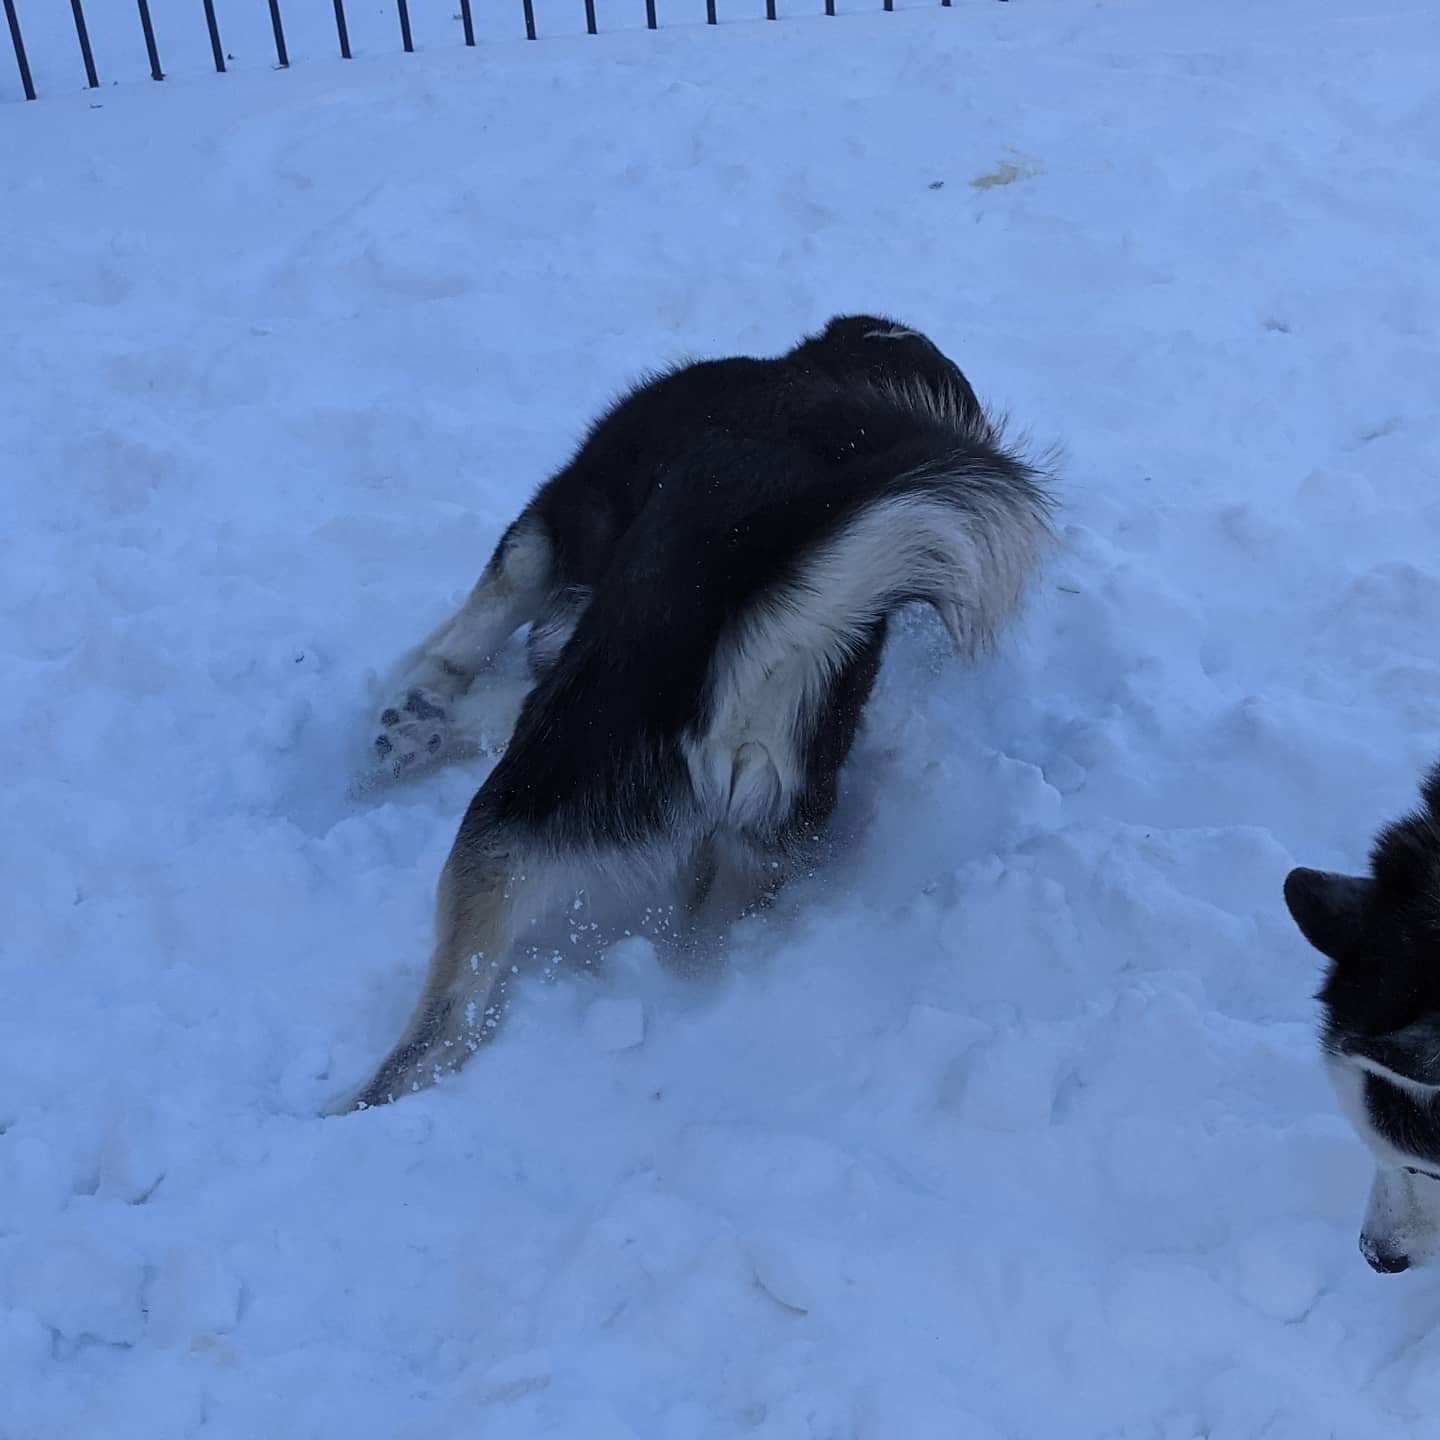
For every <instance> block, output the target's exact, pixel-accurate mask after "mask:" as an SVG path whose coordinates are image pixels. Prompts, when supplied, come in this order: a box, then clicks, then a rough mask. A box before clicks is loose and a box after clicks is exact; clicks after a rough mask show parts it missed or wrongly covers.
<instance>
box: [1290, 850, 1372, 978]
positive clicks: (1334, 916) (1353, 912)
mask: <svg viewBox="0 0 1440 1440" xmlns="http://www.w3.org/2000/svg"><path fill="white" fill-rule="evenodd" d="M1374 887H1375V882H1374V881H1373V880H1366V879H1362V878H1361V877H1360V876H1358V875H1336V874H1334V873H1332V872H1331V871H1328V870H1305V869H1303V868H1302V869H1298V870H1292V871H1291V872H1290V873H1289V874H1288V875H1287V876H1286V877H1285V904H1286V905H1287V906H1288V907H1289V909H1290V914H1291V917H1292V918H1293V919H1294V921H1295V923H1296V924H1297V925H1298V926H1299V927H1300V933H1301V934H1302V935H1303V936H1304V937H1305V938H1306V939H1307V940H1308V941H1309V942H1310V943H1311V944H1312V945H1313V946H1314V947H1315V948H1316V949H1317V950H1318V951H1319V952H1320V953H1321V954H1322V955H1325V956H1328V957H1329V958H1330V959H1331V960H1338V959H1339V958H1340V957H1341V955H1343V954H1345V953H1346V952H1347V951H1349V950H1350V949H1351V948H1352V947H1353V946H1354V945H1355V943H1356V941H1358V940H1359V939H1360V937H1361V935H1362V934H1363V933H1364V924H1365V919H1364V917H1365V907H1366V904H1367V902H1368V901H1369V899H1370V894H1371V892H1372V890H1373V889H1374Z"/></svg>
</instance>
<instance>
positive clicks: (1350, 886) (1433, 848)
mask: <svg viewBox="0 0 1440 1440" xmlns="http://www.w3.org/2000/svg"><path fill="white" fill-rule="evenodd" d="M1422 795H1423V801H1424V803H1423V805H1422V807H1421V808H1420V809H1419V810H1417V811H1415V812H1414V813H1413V814H1411V815H1407V816H1406V817H1405V818H1404V819H1403V820H1399V821H1397V822H1396V823H1395V824H1393V825H1389V826H1387V827H1386V828H1385V829H1384V830H1382V831H1381V832H1380V835H1379V836H1378V837H1377V839H1376V841H1375V845H1374V848H1373V849H1372V851H1371V855H1370V874H1369V875H1368V876H1351V875H1335V874H1330V873H1327V872H1324V871H1319V870H1303V869H1302V870H1292V871H1291V872H1290V874H1289V875H1288V876H1287V877H1286V880H1285V903H1286V904H1287V905H1288V906H1289V907H1290V914H1291V915H1292V916H1293V917H1294V919H1295V923H1296V924H1297V925H1298V926H1299V927H1300V930H1301V933H1302V934H1303V935H1304V936H1305V938H1306V939H1307V940H1308V941H1309V942H1310V943H1311V944H1312V945H1313V946H1314V947H1315V948H1316V949H1317V950H1319V951H1320V953H1321V954H1322V955H1324V956H1325V957H1326V958H1327V960H1328V961H1329V965H1328V966H1327V968H1326V974H1325V983H1324V985H1323V986H1322V987H1321V990H1320V994H1319V997H1318V998H1319V1000H1320V1001H1321V1003H1322V1005H1323V1006H1324V1009H1325V1016H1324V1029H1323V1034H1322V1045H1323V1048H1324V1052H1325V1060H1326V1065H1327V1068H1328V1069H1329V1072H1330V1077H1331V1079H1332V1081H1333V1082H1334V1085H1335V1089H1336V1092H1337V1093H1338V1095H1339V1097H1340V1102H1341V1104H1342V1106H1343V1107H1344V1109H1345V1112H1346V1114H1347V1115H1348V1117H1349V1119H1350V1121H1351V1123H1352V1124H1353V1125H1354V1126H1355V1128H1356V1130H1357V1131H1358V1132H1359V1134H1360V1137H1361V1139H1362V1140H1364V1141H1365V1143H1366V1144H1367V1145H1368V1146H1369V1147H1370V1149H1371V1151H1372V1152H1373V1153H1374V1155H1375V1158H1376V1162H1377V1164H1376V1172H1375V1182H1374V1184H1373V1186H1372V1187H1371V1190H1370V1204H1369V1208H1368V1209H1367V1211H1366V1214H1365V1222H1364V1225H1363V1227H1362V1229H1361V1232H1360V1249H1361V1251H1362V1252H1363V1254H1364V1256H1365V1258H1366V1259H1367V1260H1368V1261H1369V1262H1370V1264H1371V1265H1372V1266H1373V1267H1374V1268H1375V1269H1376V1270H1379V1271H1381V1272H1383V1273H1385V1274H1395V1273H1397V1272H1399V1271H1401V1270H1408V1269H1409V1268H1410V1267H1411V1266H1418V1265H1424V1264H1428V1263H1430V1262H1432V1261H1435V1260H1437V1259H1440V765H1437V766H1436V767H1435V768H1434V769H1433V770H1432V771H1431V772H1430V775H1429V777H1428V778H1427V779H1426V781H1425V785H1424V788H1423V791H1422Z"/></svg>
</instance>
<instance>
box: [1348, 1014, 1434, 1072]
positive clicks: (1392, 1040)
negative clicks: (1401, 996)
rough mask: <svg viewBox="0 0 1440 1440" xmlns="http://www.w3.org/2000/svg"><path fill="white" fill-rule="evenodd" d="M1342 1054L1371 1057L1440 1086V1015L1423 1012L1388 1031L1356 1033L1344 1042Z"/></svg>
mask: <svg viewBox="0 0 1440 1440" xmlns="http://www.w3.org/2000/svg"><path fill="white" fill-rule="evenodd" d="M1340 1053H1341V1054H1342V1055H1352V1056H1354V1057H1356V1058H1357V1059H1360V1060H1369V1061H1370V1062H1371V1063H1372V1064H1375V1065H1379V1066H1380V1067H1381V1068H1382V1069H1385V1070H1388V1071H1390V1073H1391V1074H1392V1075H1398V1076H1399V1077H1400V1078H1401V1079H1402V1080H1410V1081H1412V1082H1413V1083H1414V1084H1416V1085H1427V1086H1432V1087H1434V1088H1437V1089H1440V1017H1437V1016H1433V1015H1426V1016H1423V1017H1422V1018H1421V1019H1419V1020H1416V1021H1415V1022H1414V1023H1413V1024H1411V1025H1407V1026H1406V1027H1405V1028H1404V1029H1403V1030H1392V1031H1391V1032H1390V1034H1388V1035H1372V1036H1366V1035H1352V1036H1348V1037H1347V1038H1346V1039H1344V1040H1343V1041H1341V1043H1340Z"/></svg>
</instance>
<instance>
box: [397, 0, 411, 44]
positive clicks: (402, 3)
mask: <svg viewBox="0 0 1440 1440" xmlns="http://www.w3.org/2000/svg"><path fill="white" fill-rule="evenodd" d="M395 9H396V10H397V11H398V12H399V14H400V43H401V44H402V45H403V46H404V47H405V53H406V54H407V55H413V54H414V53H415V42H414V41H413V40H412V39H411V38H410V3H409V0H395Z"/></svg>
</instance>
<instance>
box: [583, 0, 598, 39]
mask: <svg viewBox="0 0 1440 1440" xmlns="http://www.w3.org/2000/svg"><path fill="white" fill-rule="evenodd" d="M585 33H586V34H587V35H596V34H598V33H599V31H598V30H597V28H596V25H595V0H585Z"/></svg>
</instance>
